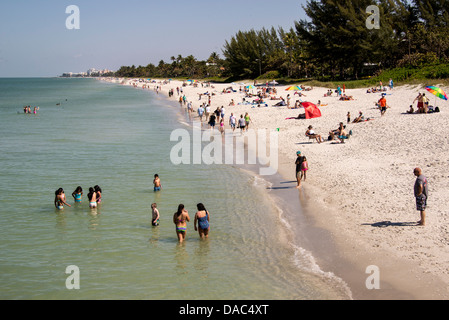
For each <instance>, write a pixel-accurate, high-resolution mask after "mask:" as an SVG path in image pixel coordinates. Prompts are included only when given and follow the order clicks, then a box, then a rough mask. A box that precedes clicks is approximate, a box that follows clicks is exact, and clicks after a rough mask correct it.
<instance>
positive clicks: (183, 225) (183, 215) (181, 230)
mask: <svg viewBox="0 0 449 320" xmlns="http://www.w3.org/2000/svg"><path fill="white" fill-rule="evenodd" d="M187 222H190V217H189V213H188V212H187V210H186V209H184V205H183V204H180V205H179V206H178V211H177V212H175V214H174V215H173V223H174V224H175V225H176V235H177V236H178V241H179V242H180V243H182V242H184V240H185V239H186V233H187Z"/></svg>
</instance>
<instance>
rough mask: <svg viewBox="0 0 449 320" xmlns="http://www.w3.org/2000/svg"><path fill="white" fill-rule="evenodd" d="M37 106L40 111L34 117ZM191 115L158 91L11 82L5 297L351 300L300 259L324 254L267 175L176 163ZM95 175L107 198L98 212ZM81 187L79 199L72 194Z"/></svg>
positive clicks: (6, 129) (0, 139)
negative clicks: (197, 226)
mask: <svg viewBox="0 0 449 320" xmlns="http://www.w3.org/2000/svg"><path fill="white" fill-rule="evenodd" d="M25 105H31V106H33V107H34V106H39V111H38V113H37V114H24V113H23V106H25ZM183 116H184V115H183V111H182V110H180V108H179V106H177V105H176V104H171V103H170V102H168V101H167V100H165V99H164V98H163V97H161V96H158V95H156V94H155V93H154V92H153V91H151V90H141V89H140V90H138V89H134V88H131V87H125V86H121V85H118V84H111V83H105V82H101V81H98V80H95V79H59V78H45V79H0V172H1V175H0V176H1V179H0V190H1V193H0V221H1V223H0V237H1V241H0V286H1V291H0V298H2V299H148V300H165V299H170V300H177V299H189V300H200V299H208V300H211V299H212V300H223V299H225V300H234V299H239V300H242V299H243V300H245V299H252V300H292V299H301V300H305V299H346V298H348V296H347V292H346V291H345V289H344V288H342V287H340V286H339V282H338V281H337V280H336V279H334V278H332V277H329V276H328V275H327V274H324V273H322V272H320V271H319V268H310V267H307V268H304V263H300V262H301V261H305V260H307V261H309V262H311V263H313V259H311V258H310V257H309V255H310V254H309V253H308V252H304V250H302V249H301V248H300V247H298V246H296V245H294V244H292V243H291V241H290V240H289V239H290V235H289V232H290V231H289V228H288V222H286V221H284V220H283V218H282V210H280V208H278V207H277V206H276V204H275V203H274V202H273V201H272V199H271V198H270V197H269V196H267V195H269V190H267V189H269V188H267V187H268V182H267V181H265V180H263V179H261V178H260V177H257V176H254V175H253V174H250V173H248V172H247V171H245V170H242V169H241V168H238V167H236V166H232V165H211V166H207V165H181V166H176V165H174V164H172V163H171V160H170V151H171V149H172V147H173V146H174V145H175V144H176V142H171V141H170V134H171V133H172V132H173V130H175V129H178V128H183V127H185V126H184V125H183V124H182V123H181V122H182V121H181V122H180V119H181V120H182V118H183ZM185 128H188V127H185ZM156 173H157V174H159V176H160V177H161V180H162V185H163V190H162V191H161V192H158V193H154V192H153V190H152V187H153V186H152V180H153V176H154V174H156ZM94 185H100V186H101V188H102V190H103V202H102V203H101V204H100V206H99V208H98V209H97V210H95V211H92V210H90V209H89V207H88V203H87V193H88V189H89V187H92V186H94ZM77 186H82V187H83V190H84V199H83V202H82V203H80V204H74V201H73V198H72V197H71V194H72V192H73V191H74V190H75V188H76V187H77ZM60 187H62V188H64V190H65V194H66V196H67V200H68V202H69V203H70V204H72V207H66V208H65V209H64V210H62V211H59V210H56V209H55V207H54V205H53V201H54V192H55V190H56V189H58V188H60ZM153 202H156V203H157V204H158V209H159V211H160V213H161V224H160V226H159V227H152V226H151V208H150V206H151V203H153ZM199 202H202V203H204V204H205V206H206V208H207V209H208V210H209V211H210V213H211V234H210V239H208V240H200V239H199V237H198V234H197V233H195V231H194V230H193V217H194V214H195V209H196V204H197V203H199ZM180 203H183V204H184V205H185V206H186V208H187V209H188V211H189V214H190V216H191V218H192V221H191V223H190V224H189V225H188V232H187V241H186V242H185V243H183V244H178V242H177V238H176V234H175V228H174V224H173V222H172V217H173V213H174V212H175V211H176V210H177V206H178V204H180ZM69 266H77V267H78V269H79V280H80V282H79V284H80V289H79V290H69V289H68V288H67V287H66V281H67V279H68V278H69V276H71V274H69V273H66V268H67V267H69Z"/></svg>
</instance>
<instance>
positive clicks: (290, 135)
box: [116, 81, 449, 300]
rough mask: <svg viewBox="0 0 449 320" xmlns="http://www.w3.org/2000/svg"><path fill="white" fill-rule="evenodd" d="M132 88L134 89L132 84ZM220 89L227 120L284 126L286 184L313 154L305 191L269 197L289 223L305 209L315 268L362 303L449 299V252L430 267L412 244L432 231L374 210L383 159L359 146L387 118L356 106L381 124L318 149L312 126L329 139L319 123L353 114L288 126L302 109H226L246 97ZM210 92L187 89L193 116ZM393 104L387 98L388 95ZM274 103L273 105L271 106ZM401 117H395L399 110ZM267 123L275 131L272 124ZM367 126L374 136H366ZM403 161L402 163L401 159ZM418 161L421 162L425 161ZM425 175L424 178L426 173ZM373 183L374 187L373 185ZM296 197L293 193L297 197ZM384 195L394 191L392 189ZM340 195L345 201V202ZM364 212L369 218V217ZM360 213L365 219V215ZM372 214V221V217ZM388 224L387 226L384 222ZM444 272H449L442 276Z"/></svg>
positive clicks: (356, 91) (214, 102)
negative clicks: (376, 279)
mask: <svg viewBox="0 0 449 320" xmlns="http://www.w3.org/2000/svg"><path fill="white" fill-rule="evenodd" d="M116 83H117V82H116ZM120 83H121V84H125V83H124V82H123V81H120ZM127 84H128V85H131V82H130V83H127ZM155 85H160V84H149V87H148V88H147V89H150V90H153V87H154V86H155ZM214 86H215V87H216V88H218V89H216V90H213V89H211V88H208V89H209V92H210V91H213V92H216V95H215V96H213V97H212V110H214V109H215V108H216V107H217V106H222V105H223V106H225V108H226V110H227V112H226V116H227V117H229V114H230V112H233V111H234V110H238V111H239V113H240V112H243V113H244V112H249V113H250V114H251V117H252V118H253V123H254V125H253V127H255V128H270V129H274V128H277V127H279V128H280V141H279V145H280V156H279V159H280V160H279V170H278V174H279V176H280V177H282V178H283V179H284V180H285V181H291V180H292V178H294V177H293V174H291V173H290V171H292V172H293V170H294V165H293V163H294V159H295V158H296V156H293V157H292V154H293V155H294V150H296V149H298V150H302V151H303V153H304V152H305V153H306V154H307V156H308V158H309V163H311V168H312V170H311V171H310V173H309V177H308V181H307V182H306V183H304V187H303V189H302V190H300V191H299V192H298V190H297V189H296V188H295V190H287V191H288V192H286V190H282V188H279V190H276V192H274V194H273V192H272V191H271V192H269V193H272V194H271V196H274V197H275V198H276V200H279V202H281V203H282V202H284V203H283V204H281V210H283V211H284V210H285V211H284V212H287V213H288V212H290V217H289V222H290V223H292V222H295V219H294V217H293V216H292V213H293V212H294V207H295V205H298V204H299V205H301V206H302V207H303V208H304V211H305V212H304V217H305V218H304V219H301V221H302V223H304V222H305V223H306V224H307V228H305V226H304V225H301V226H296V227H295V228H299V229H301V232H304V234H306V236H305V237H303V238H307V239H308V245H309V247H308V248H306V249H307V250H309V248H310V251H311V252H313V256H314V257H315V258H316V259H317V264H318V265H319V266H320V268H321V269H322V270H324V271H323V272H327V271H329V272H332V273H333V274H335V275H336V276H338V277H340V278H341V279H343V280H344V281H345V282H346V283H347V284H348V286H349V287H350V289H351V292H352V296H353V298H354V299H356V300H366V299H373V300H380V299H387V300H390V299H446V298H447V297H448V292H447V284H448V283H449V282H448V272H447V271H448V270H449V268H448V267H447V261H448V260H449V259H448V260H445V259H446V258H447V254H446V255H442V257H441V259H440V260H441V261H440V260H439V261H437V263H436V262H435V259H433V260H432V259H430V261H427V260H426V258H428V257H429V255H427V256H426V255H423V256H424V257H422V256H420V255H419V254H417V253H416V251H417V249H419V248H421V250H422V252H424V251H425V250H424V249H426V248H429V247H428V246H426V247H424V248H423V244H419V245H417V246H416V248H414V247H413V246H412V245H413V243H411V242H410V239H409V236H410V233H412V234H413V236H414V238H417V237H419V236H420V235H422V234H424V235H426V236H427V238H429V233H430V232H431V230H429V231H426V230H427V229H425V228H428V227H425V228H418V227H410V225H407V223H403V225H401V224H400V223H398V224H397V226H395V223H394V222H391V223H390V224H388V223H387V222H385V221H387V220H388V219H391V220H395V219H396V218H397V217H394V216H393V217H392V216H388V217H387V218H385V217H383V216H379V213H377V211H376V210H375V209H377V208H376V207H377V205H376V204H375V202H376V201H377V202H379V203H380V204H382V201H381V200H382V198H379V196H378V195H377V194H376V191H377V189H376V187H375V185H376V182H378V178H376V170H375V169H378V170H379V168H378V165H376V161H377V162H380V161H379V160H377V159H376V158H370V157H367V154H368V153H374V154H375V155H377V154H376V149H374V150H373V147H372V146H369V147H364V146H363V144H360V142H359V141H357V140H358V136H359V135H361V136H362V138H364V139H366V138H367V137H368V138H369V137H370V135H375V132H376V130H378V131H379V128H378V127H377V128H376V127H375V125H380V126H381V127H380V128H381V129H383V130H385V129H386V128H388V125H391V123H386V124H385V123H384V122H386V121H385V120H384V118H382V119H381V118H380V117H379V116H376V114H375V112H377V111H372V110H371V109H374V108H373V107H371V108H370V107H367V106H364V107H361V106H360V107H359V106H358V105H357V106H355V109H354V106H353V105H352V106H351V107H352V109H351V113H353V114H355V113H356V112H355V111H354V110H357V109H360V110H363V111H364V112H366V113H367V114H370V115H371V114H372V115H373V118H375V121H370V122H369V123H363V124H356V125H354V126H351V127H350V128H351V129H353V130H354V132H355V138H351V140H349V141H348V142H347V143H346V144H345V145H331V144H330V143H329V142H326V143H322V144H320V145H319V144H317V143H310V142H308V141H305V140H306V139H305V138H304V137H303V133H304V132H305V129H306V125H309V124H310V123H312V124H313V125H314V127H318V128H319V129H320V131H322V132H320V133H324V132H323V130H322V128H323V126H322V124H321V123H320V121H321V120H325V121H326V120H327V122H326V124H327V125H328V126H330V127H336V125H337V124H338V122H339V121H342V120H343V119H345V118H344V116H345V114H346V112H347V109H343V110H338V116H339V118H338V119H337V120H334V121H333V120H332V119H330V120H328V119H324V118H325V117H326V115H325V114H324V113H325V112H326V111H327V110H326V108H328V107H327V106H323V107H321V110H322V113H323V117H322V118H323V119H321V118H320V119H311V120H288V121H290V122H288V121H287V122H285V118H286V116H292V115H297V114H298V113H299V112H300V110H288V109H286V107H282V108H276V109H271V107H260V108H257V109H254V107H253V106H247V105H241V106H238V105H235V106H232V107H231V106H228V105H227V103H229V100H230V99H234V101H235V102H236V104H237V102H239V101H240V99H241V97H242V95H240V94H239V93H238V92H237V93H227V94H220V91H221V90H222V89H223V88H226V87H230V86H233V87H236V86H237V87H239V85H232V84H214ZM240 86H241V85H240ZM176 87H181V88H182V82H180V81H172V83H170V84H167V85H163V86H162V90H161V93H162V94H163V95H164V96H165V97H166V98H167V99H169V98H168V94H167V93H168V91H167V89H176ZM276 88H277V90H278V95H280V96H284V97H285V96H286V95H287V94H288V92H285V91H284V87H281V86H277V87H276ZM208 89H202V88H196V90H195V88H193V87H191V86H189V87H185V88H183V90H185V92H184V93H185V94H186V95H188V96H189V101H192V102H193V106H194V110H196V109H197V108H198V107H199V102H200V101H198V100H196V99H191V96H192V95H193V96H194V97H195V98H196V95H195V94H197V93H200V92H206V91H207V90H208ZM315 90H316V91H315ZM325 90H327V89H326V88H315V89H313V90H312V91H310V92H306V94H307V95H311V96H312V95H313V94H314V93H316V92H318V91H319V92H320V93H319V94H316V95H314V97H313V98H311V99H310V98H301V99H304V100H305V101H311V102H313V103H316V101H314V100H316V99H317V98H318V99H319V98H320V97H322V95H321V93H322V92H325ZM394 90H397V91H394V93H396V92H398V91H400V90H405V91H407V93H406V94H405V95H406V96H407V97H406V98H408V99H410V98H412V97H410V92H411V91H414V90H416V89H413V88H412V89H410V88H399V89H394ZM314 91H315V92H314ZM347 91H348V92H351V94H352V93H353V92H354V96H357V97H359V95H360V96H361V95H363V91H362V90H360V89H354V90H347ZM421 91H422V89H421ZM387 93H388V92H387ZM366 95H367V94H366ZM371 95H372V96H370V98H371V97H372V99H373V100H375V99H376V98H377V97H378V95H375V94H371ZM177 97H178V96H177V95H176V92H175V98H177ZM387 98H389V97H388V96H387ZM294 99H297V98H294ZM400 99H401V98H399V100H398V101H400ZM402 99H404V97H402ZM217 100H218V101H217ZM356 100H357V99H356ZM321 101H323V102H324V103H328V101H326V98H321ZM203 102H204V100H201V103H203ZM274 102H277V101H274ZM348 102H349V103H348V104H351V103H352V101H348ZM331 103H332V104H333V105H332V107H334V108H335V109H337V107H338V105H339V104H342V103H346V102H337V103H335V102H334V101H332V102H331V101H329V105H331ZM364 103H365V104H366V101H364ZM268 104H272V103H271V102H270V101H268ZM353 104H354V103H353ZM392 109H393V108H392ZM402 109H403V111H405V109H407V107H405V106H402ZM278 110H279V111H278ZM333 111H335V110H333ZM388 112H391V111H390V110H388V111H387V114H388ZM395 112H397V110H396V108H395ZM234 113H236V112H234ZM268 113H270V115H267V114H268ZM441 115H443V112H441ZM331 116H334V117H335V114H332V115H331ZM419 116H422V115H409V117H419ZM425 116H434V115H425ZM444 119H447V116H446V114H444ZM325 121H323V122H325ZM302 122H303V123H302ZM225 123H226V122H225ZM267 123H268V124H269V125H267ZM226 124H227V123H226ZM374 124H375V125H374ZM393 124H394V122H393ZM412 124H413V122H412ZM348 126H349V125H348ZM226 127H227V126H226ZM367 127H368V128H369V129H370V130H366V128H367ZM325 128H326V129H327V130H329V129H331V128H327V127H325ZM359 130H360V131H359ZM363 130H366V131H367V132H363ZM325 132H327V131H325ZM297 140H299V141H302V143H301V142H300V143H295V142H294V141H297ZM307 140H308V139H307ZM362 142H363V139H362ZM387 142H388V139H387ZM348 145H349V146H348ZM353 145H355V146H353ZM395 146H396V145H395ZM342 147H343V148H346V149H350V150H340V151H341V153H342V155H340V154H335V149H337V148H338V149H342ZM380 147H381V148H380V149H381V150H382V151H385V150H387V147H388V145H387V146H385V145H384V144H381V146H380ZM323 148H329V149H332V150H323ZM360 149H362V150H360ZM349 151H351V152H349ZM354 151H355V152H354ZM360 151H361V152H360ZM387 151H389V152H387V154H388V157H387V159H388V160H391V159H392V158H391V157H392V156H394V155H395V153H394V152H391V150H387ZM393 151H394V150H393ZM359 152H360V153H359ZM358 153H359V154H358ZM365 153H366V154H365ZM446 154H447V153H446ZM364 156H365V157H364ZM377 156H378V155H377ZM441 156H442V154H441V152H440V153H438V155H437V157H436V158H439V157H441ZM345 157H346V158H347V159H350V158H356V160H358V163H355V164H354V161H352V162H351V164H352V165H355V166H356V168H357V169H360V167H362V169H364V170H362V171H363V172H364V171H367V172H365V173H366V174H364V175H363V176H362V175H358V174H357V172H358V171H357V170H355V172H352V171H351V172H347V171H345V166H343V165H342V164H340V162H341V161H342V160H344V159H345ZM442 157H443V158H441V159H444V155H443V156H442ZM398 158H399V159H400V160H402V159H401V158H400V157H398ZM329 159H334V162H335V163H334V164H335V165H334V166H330V165H329V163H327V162H329ZM330 162H332V161H330ZM391 162H392V164H391V165H390V166H387V165H386V167H387V168H389V169H391V167H392V168H393V170H397V169H398V168H397V167H398V166H401V168H403V167H406V168H407V171H408V167H410V168H411V167H412V166H413V165H409V166H407V165H406V163H402V162H399V163H397V162H398V161H391ZM416 163H418V164H419V162H416ZM371 165H373V167H374V168H371V169H370V170H367V167H368V166H371ZM415 166H416V165H415ZM335 169H337V170H335ZM315 170H316V171H315ZM410 170H411V169H410ZM334 171H335V172H334ZM318 172H319V174H318ZM388 173H390V172H388ZM424 173H426V170H425V172H424ZM408 178H409V179H408V180H407V181H408V182H409V183H412V182H413V177H411V178H410V177H408ZM277 179H279V178H277ZM340 179H341V180H342V182H343V183H342V184H343V185H342V186H340V185H339V180H340ZM371 179H372V180H373V182H374V183H370V180H371ZM394 179H397V177H396V176H395V177H393V180H391V181H390V180H388V181H389V182H390V183H392V184H393V185H394V186H395V187H396V185H395V184H394V182H395V180H394ZM403 179H407V178H403ZM267 180H269V179H267ZM293 180H294V179H293ZM295 185H296V184H295ZM373 185H374V189H373ZM278 187H279V186H278ZM383 187H384V186H383ZM406 187H408V188H410V186H409V185H407V186H405V187H404V188H406ZM356 189H360V190H362V191H361V192H362V193H365V196H364V197H363V198H362V199H361V200H362V201H361V203H357V200H358V199H359V197H360V191H359V192H354V191H355V190H356ZM371 189H373V190H374V191H373V193H372V194H373V196H371V198H373V199H370V197H368V194H369V192H370V191H371ZM431 190H432V189H431ZM291 191H293V193H292V192H291ZM386 191H387V192H388V190H386ZM390 191H391V190H390ZM287 193H288V195H287ZM294 193H296V194H297V196H296V197H295V196H294V195H293V194H294ZM377 193H380V194H381V196H385V195H384V194H382V192H377ZM391 193H392V192H390V194H391ZM342 194H343V195H344V197H343V198H342V197H340V196H339V195H342ZM437 196H438V197H439V198H440V197H441V196H442V195H440V194H438V195H437ZM387 198H388V200H394V199H392V198H391V196H390V197H388V196H387ZM408 200H410V199H408ZM409 202H410V201H409ZM440 202H443V203H442V204H443V205H444V201H441V200H440ZM366 204H368V205H366ZM401 205H402V206H403V205H404V203H403V202H400V203H399V206H401ZM287 207H288V208H287ZM395 209H397V207H395ZM365 210H366V211H367V212H369V213H368V214H367V213H365ZM407 210H408V211H407V212H408V215H409V216H411V215H412V212H413V211H412V210H413V207H411V208H410V207H409V208H407ZM434 210H435V209H434V208H432V211H434ZM441 211H442V210H441ZM361 212H363V213H365V214H361ZM376 213H377V215H376ZM351 215H354V217H358V218H357V219H353V218H352V216H351ZM370 215H372V217H371V216H370ZM432 215H434V214H432ZM359 216H361V217H359ZM438 217H439V218H440V219H441V214H440V215H438ZM400 218H401V219H407V218H405V215H404V214H403V215H400ZM304 220H305V221H304ZM409 220H410V218H409ZM429 221H430V223H432V224H433V223H435V220H433V219H431V218H430V217H429ZM382 222H385V223H384V224H382ZM442 222H444V221H441V222H440V223H442ZM430 223H429V224H430ZM428 229H432V230H435V227H434V228H430V227H429V228H428ZM393 230H394V231H393ZM389 231H391V232H389ZM415 231H416V232H415ZM385 235H388V237H385ZM439 237H441V235H439ZM385 240H386V241H385ZM426 240H427V242H426V243H425V245H428V244H429V241H430V242H432V241H438V240H440V239H436V240H435V239H434V238H432V237H430V240H429V239H426ZM442 240H443V241H441V240H440V244H439V248H437V250H434V251H436V252H438V253H440V251H441V249H442V248H445V247H446V243H445V242H444V238H443V239H442ZM401 241H404V242H407V243H408V245H409V246H408V247H407V248H404V249H402V250H401V248H402V247H401ZM398 246H399V247H398ZM406 249H409V251H411V252H412V255H411V256H408V255H407V250H406ZM438 249H440V250H438ZM436 252H435V254H434V257H436V259H437V258H438V257H437V254H436ZM437 260H438V259H437ZM371 265H375V266H377V267H379V269H380V277H381V289H380V290H367V289H366V285H365V281H366V279H367V278H368V277H369V274H367V273H366V268H367V267H368V266H371ZM442 270H443V271H446V272H441V271H442ZM440 278H441V279H440Z"/></svg>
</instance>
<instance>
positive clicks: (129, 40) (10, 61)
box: [0, 0, 306, 77]
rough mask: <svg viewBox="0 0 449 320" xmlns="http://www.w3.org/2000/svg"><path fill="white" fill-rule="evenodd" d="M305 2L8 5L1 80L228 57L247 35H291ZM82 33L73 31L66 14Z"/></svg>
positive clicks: (0, 20)
mask: <svg viewBox="0 0 449 320" xmlns="http://www.w3.org/2000/svg"><path fill="white" fill-rule="evenodd" d="M305 3H306V1H305V0H279V1H274V0H269V1H268V0H255V1H248V0H243V1H242V0H221V1H216V0H209V1H206V0H184V1H182V0H171V1H154V0H146V1H145V0H127V1H115V0H113V1H105V0H91V1H85V0H71V1H65V0H41V1H32V0H27V1H24V0H14V1H13V0H2V1H1V2H0V77H52V76H58V75H61V74H62V73H63V72H85V71H87V70H88V69H89V68H97V69H112V70H116V69H118V68H119V67H120V66H123V65H133V64H134V65H136V66H138V65H147V64H148V63H153V64H157V63H158V62H159V61H160V60H164V61H166V62H169V61H170V57H171V56H177V55H178V54H181V55H182V56H184V57H185V56H188V55H190V54H192V55H194V56H195V57H196V58H197V59H200V60H203V59H207V58H208V57H209V55H210V54H211V53H212V52H214V51H215V52H217V53H219V54H220V55H221V53H222V48H223V45H224V43H225V41H226V40H229V39H230V38H231V37H232V36H233V35H235V34H236V33H237V32H238V31H239V30H242V31H246V30H250V29H256V30H258V29H261V28H262V27H265V28H271V27H272V26H273V27H275V28H277V27H283V28H284V29H290V27H293V26H294V22H295V21H298V20H300V19H304V18H305V14H304V11H303V9H302V7H301V5H303V4H305ZM69 5H76V6H78V8H79V9H80V29H79V30H68V29H67V28H66V19H67V18H68V17H69V14H66V8H67V7H68V6H69Z"/></svg>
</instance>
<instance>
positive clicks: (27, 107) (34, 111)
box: [23, 106, 39, 114]
mask: <svg viewBox="0 0 449 320" xmlns="http://www.w3.org/2000/svg"><path fill="white" fill-rule="evenodd" d="M38 111H39V107H34V108H33V112H31V106H24V107H23V113H25V114H31V113H34V114H36V113H37V112H38Z"/></svg>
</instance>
